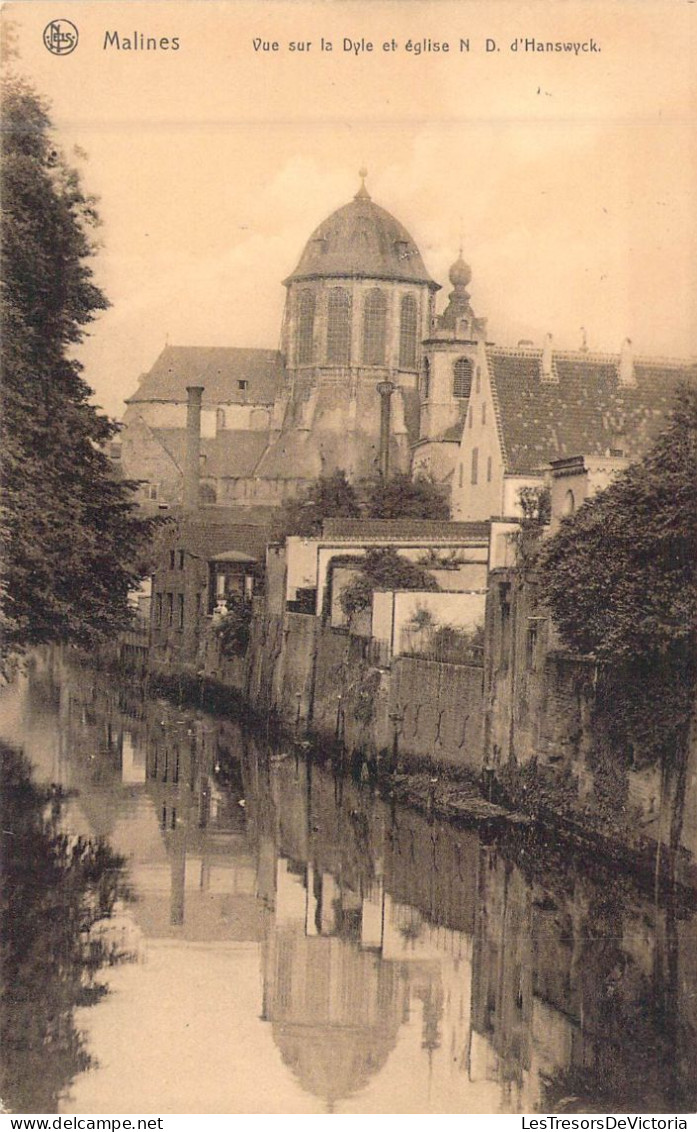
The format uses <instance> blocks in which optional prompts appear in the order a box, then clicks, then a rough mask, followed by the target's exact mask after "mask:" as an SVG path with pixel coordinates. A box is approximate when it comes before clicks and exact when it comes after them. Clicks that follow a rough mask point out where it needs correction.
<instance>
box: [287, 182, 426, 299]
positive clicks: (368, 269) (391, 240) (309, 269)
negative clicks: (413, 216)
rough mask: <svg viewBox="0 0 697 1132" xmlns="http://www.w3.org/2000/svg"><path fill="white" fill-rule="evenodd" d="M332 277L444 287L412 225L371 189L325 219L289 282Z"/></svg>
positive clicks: (313, 235)
mask: <svg viewBox="0 0 697 1132" xmlns="http://www.w3.org/2000/svg"><path fill="white" fill-rule="evenodd" d="M327 277H330V278H360V279H395V280H399V281H403V282H408V283H427V284H428V285H429V287H431V288H433V289H434V290H438V289H439V288H438V284H437V283H434V281H433V280H432V279H431V276H430V275H429V274H428V272H427V271H426V268H425V267H424V262H423V260H422V258H421V254H420V252H419V249H418V248H417V246H416V244H415V243H414V241H413V240H412V238H411V236H410V235H409V233H408V232H407V230H406V228H404V227H403V226H402V225H401V224H400V223H399V221H398V220H395V218H394V216H391V215H390V213H389V212H386V211H385V209H384V208H380V206H379V205H377V204H375V202H374V201H372V200H371V199H370V197H369V196H368V195H367V193H366V194H362V193H358V195H357V196H356V197H355V198H354V199H353V200H352V201H350V202H349V204H346V205H344V207H343V208H339V209H337V211H336V212H333V213H332V214H331V216H328V217H327V219H326V220H323V221H322V223H321V224H320V226H319V228H316V229H315V231H314V232H313V233H312V235H311V236H310V239H309V240H308V241H307V244H306V245H305V250H304V251H303V254H302V256H301V257H300V262H299V264H298V266H297V267H296V269H295V271H294V272H293V273H292V275H290V276H289V277H288V278H287V279H286V280H285V281H284V282H285V283H286V284H288V283H291V282H296V281H298V280H302V279H318V278H327Z"/></svg>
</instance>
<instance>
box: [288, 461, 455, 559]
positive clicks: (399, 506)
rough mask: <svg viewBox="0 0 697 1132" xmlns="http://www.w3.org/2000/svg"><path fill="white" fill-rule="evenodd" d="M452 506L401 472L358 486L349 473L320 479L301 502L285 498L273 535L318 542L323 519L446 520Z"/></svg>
mask: <svg viewBox="0 0 697 1132" xmlns="http://www.w3.org/2000/svg"><path fill="white" fill-rule="evenodd" d="M449 515H450V512H449V509H448V503H447V501H446V500H445V498H444V497H443V495H442V494H441V492H440V490H439V489H438V487H437V486H436V484H435V483H433V481H432V480H430V479H428V478H426V477H425V476H421V477H418V478H417V479H415V480H412V479H411V477H410V476H408V475H405V474H403V473H399V474H398V475H394V476H391V477H390V478H389V479H387V480H385V479H383V478H382V477H377V478H375V479H367V480H362V481H361V482H360V483H359V484H358V486H357V487H354V486H353V484H351V483H349V481H348V479H347V477H346V473H345V472H343V471H336V472H333V473H332V474H331V475H329V476H320V477H319V479H317V480H315V482H314V483H313V484H311V485H310V487H309V488H308V489H307V490H306V492H305V493H304V495H303V496H302V497H301V498H300V499H290V500H287V501H286V502H285V503H284V504H283V506H282V507H281V509H280V511H279V514H278V517H277V519H276V522H275V524H274V531H273V537H274V539H275V540H276V541H278V542H280V541H282V540H283V539H284V538H287V537H288V536H289V535H300V536H301V537H303V538H316V537H317V536H318V535H321V533H322V523H323V522H324V520H325V519H361V518H365V519H448V518H449Z"/></svg>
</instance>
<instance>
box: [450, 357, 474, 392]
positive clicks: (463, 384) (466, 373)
mask: <svg viewBox="0 0 697 1132" xmlns="http://www.w3.org/2000/svg"><path fill="white" fill-rule="evenodd" d="M471 389H472V363H471V361H470V360H469V358H458V359H457V361H456V362H455V365H454V366H453V397H457V398H458V399H460V400H467V398H468V397H469V395H470V391H471Z"/></svg>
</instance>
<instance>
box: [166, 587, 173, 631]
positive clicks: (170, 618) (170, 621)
mask: <svg viewBox="0 0 697 1132" xmlns="http://www.w3.org/2000/svg"><path fill="white" fill-rule="evenodd" d="M167 624H168V625H173V624H174V594H167Z"/></svg>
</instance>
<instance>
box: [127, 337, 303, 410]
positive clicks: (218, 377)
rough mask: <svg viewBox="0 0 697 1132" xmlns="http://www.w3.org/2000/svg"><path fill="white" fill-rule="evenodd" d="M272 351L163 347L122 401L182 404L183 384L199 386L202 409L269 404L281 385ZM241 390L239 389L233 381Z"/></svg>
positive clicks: (278, 360)
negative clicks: (150, 366)
mask: <svg viewBox="0 0 697 1132" xmlns="http://www.w3.org/2000/svg"><path fill="white" fill-rule="evenodd" d="M285 377H286V375H285V367H284V364H283V355H282V354H281V353H280V351H278V350H256V349H252V350H246V349H238V348H237V347H232V346H165V348H164V350H163V351H162V353H161V354H160V356H159V357H158V359H157V361H156V362H155V364H154V366H153V367H152V369H151V370H150V371H149V372H148V373H146V374H145V375H144V377H143V378H142V380H141V383H140V385H139V386H138V389H137V390H136V392H135V393H133V394H132V395H131V396H130V397H129V398H128V400H127V404H129V405H134V404H137V403H138V402H140V401H182V402H186V387H187V385H203V387H204V393H203V404H204V405H208V406H210V405H218V404H225V403H228V404H229V403H235V404H240V405H246V404H252V405H271V404H273V401H274V399H275V397H276V396H277V394H278V393H280V391H281V390H282V389H283V386H284V383H285ZM240 381H246V382H247V386H246V387H245V388H243V389H241V388H240V386H239V382H240Z"/></svg>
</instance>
